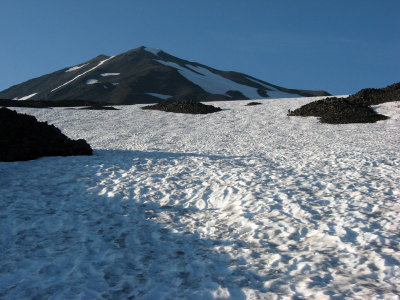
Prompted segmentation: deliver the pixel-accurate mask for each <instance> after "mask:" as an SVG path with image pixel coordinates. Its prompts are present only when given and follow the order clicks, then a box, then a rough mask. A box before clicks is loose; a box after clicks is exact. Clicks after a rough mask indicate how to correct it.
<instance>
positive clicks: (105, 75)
mask: <svg viewBox="0 0 400 300" xmlns="http://www.w3.org/2000/svg"><path fill="white" fill-rule="evenodd" d="M120 74H121V73H102V74H100V75H101V76H103V77H108V76H118V75H120Z"/></svg>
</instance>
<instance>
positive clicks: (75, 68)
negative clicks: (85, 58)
mask: <svg viewBox="0 0 400 300" xmlns="http://www.w3.org/2000/svg"><path fill="white" fill-rule="evenodd" d="M87 65H88V63H87V64H83V65H80V66H75V67H72V68H69V69H68V70H66V71H65V72H66V73H68V72H73V71H76V70H79V69H80V68H83V67H84V66H87Z"/></svg>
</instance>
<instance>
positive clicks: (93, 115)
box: [0, 98, 400, 299]
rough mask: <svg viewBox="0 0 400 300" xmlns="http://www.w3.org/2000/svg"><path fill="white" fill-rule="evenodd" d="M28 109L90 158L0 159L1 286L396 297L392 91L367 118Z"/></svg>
mask: <svg viewBox="0 0 400 300" xmlns="http://www.w3.org/2000/svg"><path fill="white" fill-rule="evenodd" d="M312 100H315V98H314V99H310V98H308V99H304V98H301V99H291V100H290V101H288V100H285V99H279V100H274V101H269V100H264V101H265V103H264V105H259V106H257V107H249V106H245V104H246V103H247V102H248V101H237V102H218V103H216V104H217V105H218V106H220V107H222V108H224V109H225V110H223V111H221V112H218V113H214V114H209V115H185V114H173V113H165V112H159V111H144V110H141V109H140V105H136V106H120V107H119V108H120V109H121V110H119V111H83V110H69V109H60V108H55V109H51V110H49V109H46V110H45V109H29V108H18V111H21V112H25V113H29V114H33V115H35V116H37V117H38V119H39V120H42V121H48V122H50V123H51V124H54V125H56V126H57V127H59V128H61V130H62V131H63V132H64V133H65V134H67V135H68V136H70V137H71V138H74V139H76V138H85V139H87V140H88V142H89V143H90V144H91V145H92V147H93V148H94V149H95V151H94V156H92V157H85V156H82V157H52V158H42V159H39V160H35V161H28V162H14V163H0V174H1V179H0V205H1V207H0V222H1V223H0V224H1V235H0V238H1V239H0V242H1V247H0V249H1V250H0V251H1V252H0V253H1V256H0V258H1V260H0V297H2V298H7V299H24V298H38V299H39V298H41V299H42V298H51V299H59V298H60V299H61V298H62V299H77V298H78V299H99V298H100V299H101V298H104V299H121V298H122V299H126V298H129V297H132V298H137V299H182V298H183V299H216V298H219V299H221V298H231V299H245V298H247V299H262V298H266V299H277V298H280V297H285V296H286V297H290V296H292V297H294V298H295V297H297V298H307V299H330V298H335V297H336V296H337V297H339V298H341V297H343V298H346V299H348V298H354V299H371V298H383V299H396V298H397V297H398V295H399V294H400V290H399V286H400V245H399V242H400V235H399V232H400V202H399V193H400V191H399V185H398V182H400V178H399V177H400V159H399V158H400V151H399V147H398V146H399V140H400V133H399V132H400V130H399V129H400V119H399V115H400V103H398V102H397V103H387V104H384V105H380V106H378V107H376V108H375V109H376V110H377V111H379V112H381V113H383V114H386V115H389V116H392V118H391V119H389V120H385V121H380V122H378V123H375V124H347V125H329V124H320V123H318V121H317V119H316V118H301V117H287V116H286V112H287V110H288V109H291V110H293V109H295V108H297V107H299V106H300V105H303V104H305V103H308V102H310V101H312Z"/></svg>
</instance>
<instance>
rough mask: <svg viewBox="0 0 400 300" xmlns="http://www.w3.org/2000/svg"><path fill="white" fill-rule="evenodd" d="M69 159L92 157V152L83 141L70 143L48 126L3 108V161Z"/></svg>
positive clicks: (0, 128)
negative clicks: (63, 157) (74, 156)
mask: <svg viewBox="0 0 400 300" xmlns="http://www.w3.org/2000/svg"><path fill="white" fill-rule="evenodd" d="M70 155H92V148H91V147H90V146H89V144H88V143H87V142H86V141H85V140H83V139H79V140H71V139H69V138H68V137H66V136H65V135H64V134H62V133H61V131H60V130H59V129H58V128H56V127H55V126H53V125H49V124H47V122H38V121H37V119H36V118H35V117H33V116H29V115H26V114H20V113H17V112H15V111H12V110H9V109H7V108H0V161H8V162H10V161H21V160H31V159H36V158H39V157H42V156H70Z"/></svg>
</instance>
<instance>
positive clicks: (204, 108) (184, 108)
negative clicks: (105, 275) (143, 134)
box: [142, 100, 221, 114]
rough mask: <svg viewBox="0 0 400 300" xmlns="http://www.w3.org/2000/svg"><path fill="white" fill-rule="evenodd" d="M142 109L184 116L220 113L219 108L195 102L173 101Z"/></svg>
mask: <svg viewBox="0 0 400 300" xmlns="http://www.w3.org/2000/svg"><path fill="white" fill-rule="evenodd" d="M142 109H151V110H161V111H166V112H174V113H184V114H209V113H213V112H218V111H221V108H219V107H215V106H212V105H205V104H203V103H200V102H195V101H189V100H184V101H175V102H169V101H165V102H160V103H157V104H154V105H148V106H144V107H142Z"/></svg>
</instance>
